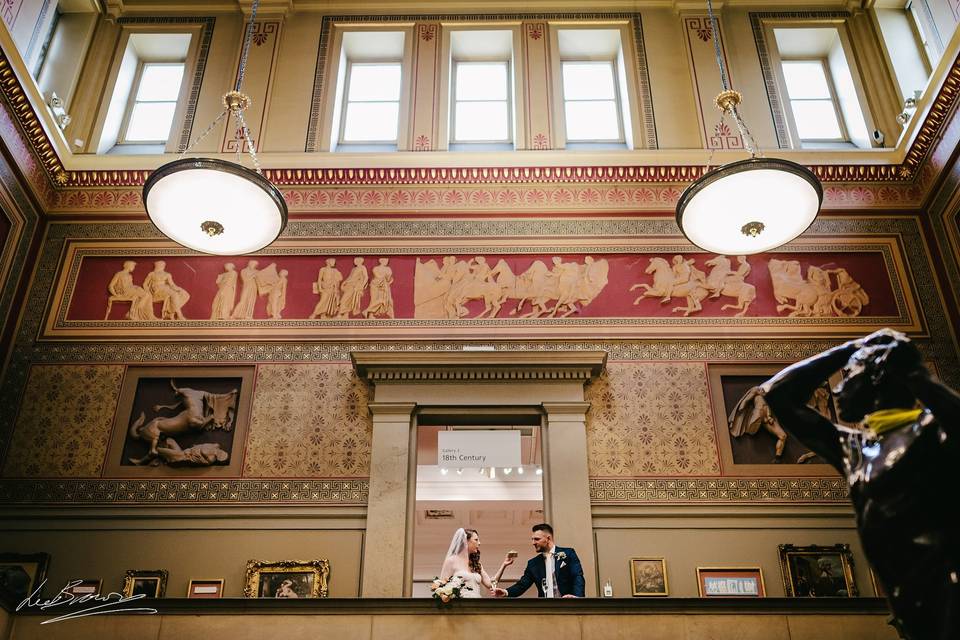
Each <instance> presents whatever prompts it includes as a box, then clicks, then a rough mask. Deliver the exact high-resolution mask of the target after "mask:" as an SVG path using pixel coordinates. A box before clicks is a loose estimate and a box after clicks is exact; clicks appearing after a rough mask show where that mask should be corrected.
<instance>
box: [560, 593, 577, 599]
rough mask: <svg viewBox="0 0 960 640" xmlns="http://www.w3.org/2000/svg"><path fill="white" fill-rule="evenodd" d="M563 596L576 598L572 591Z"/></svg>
mask: <svg viewBox="0 0 960 640" xmlns="http://www.w3.org/2000/svg"><path fill="white" fill-rule="evenodd" d="M563 597H564V598H576V597H577V596H575V595H573V594H572V593H568V594H567V595H565V596H563Z"/></svg>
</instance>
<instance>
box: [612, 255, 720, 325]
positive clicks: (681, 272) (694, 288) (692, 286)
mask: <svg viewBox="0 0 960 640" xmlns="http://www.w3.org/2000/svg"><path fill="white" fill-rule="evenodd" d="M695 263H696V260H692V259H691V260H686V259H684V257H683V256H681V255H676V256H673V264H672V265H671V264H670V263H668V262H667V261H666V260H664V259H663V258H660V257H655V258H650V265H649V266H648V267H647V268H646V269H645V270H644V273H648V274H649V273H652V274H653V284H652V285H650V284H646V283H643V282H641V283H638V284H635V285H633V286H632V287H630V291H635V290H636V289H643V293H641V294H640V297H638V298H637V299H636V300H634V301H633V304H639V303H640V301H641V300H643V299H644V298H660V304H666V303H668V302H670V299H671V298H686V299H687V306H685V307H674V308H673V313H676V312H678V311H682V312H683V315H684V316H689V315H690V314H691V313H696V312H698V311H700V310H701V309H703V305H702V304H701V301H703V300H704V299H705V298H706V297H707V296H708V295H709V294H710V290H709V289H708V288H707V274H705V273H704V272H703V271H701V270H700V269H697V267H696V266H695Z"/></svg>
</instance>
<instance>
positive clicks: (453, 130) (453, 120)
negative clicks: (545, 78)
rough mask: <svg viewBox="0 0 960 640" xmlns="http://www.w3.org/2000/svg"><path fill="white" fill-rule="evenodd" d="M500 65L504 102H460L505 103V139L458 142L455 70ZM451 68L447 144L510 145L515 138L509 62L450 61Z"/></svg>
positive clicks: (457, 100) (480, 60)
mask: <svg viewBox="0 0 960 640" xmlns="http://www.w3.org/2000/svg"><path fill="white" fill-rule="evenodd" d="M493 63H497V64H502V65H503V66H504V68H505V69H506V74H505V84H506V89H507V96H506V98H505V99H504V100H463V101H462V102H506V103H507V137H506V138H503V139H500V140H460V139H458V138H457V137H456V135H457V103H458V102H461V100H459V99H458V98H457V84H458V83H457V70H458V69H459V67H460V65H461V64H463V65H474V64H493ZM451 66H452V68H453V74H452V78H453V80H452V82H451V83H450V84H451V87H450V89H451V100H450V102H451V106H452V108H451V109H450V136H449V141H448V142H449V144H456V145H459V144H465V145H466V144H476V145H483V144H502V145H512V144H513V143H514V139H515V137H516V135H515V132H514V131H513V129H514V127H513V122H514V100H513V86H512V85H513V82H511V78H512V75H513V74H512V67H511V64H510V60H499V59H498V60H482V59H478V58H477V59H464V60H452V61H451Z"/></svg>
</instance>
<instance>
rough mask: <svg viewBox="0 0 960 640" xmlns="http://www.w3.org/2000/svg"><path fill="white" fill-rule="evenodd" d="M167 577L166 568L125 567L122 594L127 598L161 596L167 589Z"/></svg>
mask: <svg viewBox="0 0 960 640" xmlns="http://www.w3.org/2000/svg"><path fill="white" fill-rule="evenodd" d="M168 577H169V574H168V572H167V570H166V569H127V575H126V576H124V578H123V595H124V597H127V598H131V597H133V596H143V597H145V598H162V597H163V594H164V593H166V591H167V578H168Z"/></svg>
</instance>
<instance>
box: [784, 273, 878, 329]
mask: <svg viewBox="0 0 960 640" xmlns="http://www.w3.org/2000/svg"><path fill="white" fill-rule="evenodd" d="M767 267H768V269H769V270H770V279H771V281H772V282H773V295H774V297H775V298H776V299H777V302H778V303H779V304H778V305H777V311H778V312H783V311H790V313H789V314H788V315H789V317H791V318H794V317H800V318H827V317H831V316H840V317H855V316H859V315H860V312H861V311H862V310H863V307H864V306H866V305H867V304H869V302H870V297H869V296H868V295H867V292H866V291H865V290H864V289H863V287H861V286H860V284H859V283H857V281H856V280H854V279H853V278H852V277H851V276H850V274H849V273H848V272H847V270H846V269H842V268H841V269H824V268H822V267H815V266H810V267H809V268H808V269H807V275H806V277H804V276H803V269H802V268H801V266H800V262H799V261H797V260H777V259H771V260H770V262H769V263H768V265H767ZM831 276H836V282H837V284H836V286H834V284H833V279H832V278H831ZM791 300H792V301H793V304H790V303H789V301H791Z"/></svg>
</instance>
